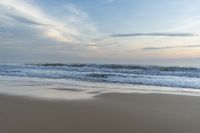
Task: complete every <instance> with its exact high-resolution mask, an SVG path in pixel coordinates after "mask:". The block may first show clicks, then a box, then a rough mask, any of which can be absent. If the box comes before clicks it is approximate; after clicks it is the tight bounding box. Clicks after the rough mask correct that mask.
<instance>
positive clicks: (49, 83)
mask: <svg viewBox="0 0 200 133" xmlns="http://www.w3.org/2000/svg"><path fill="white" fill-rule="evenodd" d="M0 77H1V78H0V82H1V84H3V83H4V88H6V87H5V86H6V84H10V83H9V82H11V81H14V80H15V82H12V83H19V81H20V85H21V86H23V87H24V86H26V87H27V86H29V88H30V86H31V87H35V86H39V87H40V88H41V89H43V91H44V90H45V89H46V90H45V93H47V94H50V93H49V92H48V90H50V89H49V88H54V89H53V90H54V91H56V93H59V96H60V94H62V97H65V95H64V94H63V93H64V91H63V90H65V93H66V92H69V91H70V93H72V92H73V93H76V94H77V92H79V95H80V96H81V95H83V92H84V93H85V94H86V92H87V94H88V95H89V94H90V95H94V94H96V95H97V94H99V93H105V92H133V91H136V92H142V93H145V92H153V93H170V94H171V93H176V94H186V93H187V94H191V95H199V91H200V68H194V67H165V66H153V65H114V64H110V65H107V64H24V65H0ZM5 79H6V80H5ZM16 79H18V80H17V81H16ZM5 81H6V82H5ZM8 81H9V82H8ZM30 81H32V82H30ZM33 81H34V82H33ZM24 84H25V85H24ZM55 85H57V86H55ZM14 86H15V87H16V84H15V85H14ZM23 87H21V88H23ZM27 88H28V87H27ZM27 88H24V89H23V90H24V91H28V90H30V89H27ZM47 88H48V89H47ZM145 88H146V89H145ZM33 89H34V88H33ZM23 90H22V91H21V92H22V93H23ZM77 90H78V91H77ZM12 91H13V90H11V89H10V91H9V92H12ZM0 92H1V90H0ZM3 92H5V93H7V91H6V89H3ZM14 93H15V94H19V93H18V92H17V91H16V90H15V91H14ZM29 93H30V95H31V91H30V92H29ZM45 93H44V94H43V93H42V94H43V95H46V94H45ZM35 94H37V93H35ZM23 95H26V94H24V93H23ZM53 95H54V93H51V96H52V97H53ZM73 97H76V96H73ZM85 97H87V96H85Z"/></svg>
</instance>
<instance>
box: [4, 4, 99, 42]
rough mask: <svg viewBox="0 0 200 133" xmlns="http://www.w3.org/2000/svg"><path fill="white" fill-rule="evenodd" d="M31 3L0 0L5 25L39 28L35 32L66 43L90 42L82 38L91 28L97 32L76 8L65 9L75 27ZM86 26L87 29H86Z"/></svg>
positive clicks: (86, 17)
mask: <svg viewBox="0 0 200 133" xmlns="http://www.w3.org/2000/svg"><path fill="white" fill-rule="evenodd" d="M29 2H30V1H27V0H0V10H1V12H0V18H6V19H3V20H1V21H3V22H4V24H7V22H8V20H9V23H12V24H13V25H17V24H20V23H21V24H24V25H27V26H37V27H34V30H37V31H38V32H39V33H40V34H42V36H44V37H46V38H50V39H54V40H56V41H60V42H64V43H78V42H80V41H88V40H86V39H85V40H83V37H82V36H85V32H87V31H88V30H91V28H90V26H91V27H92V29H94V30H93V32H96V31H95V28H93V27H94V26H93V25H92V24H91V23H92V22H89V21H90V20H89V17H88V15H87V14H86V13H85V12H84V11H82V10H80V9H79V8H77V7H76V6H66V7H65V8H67V9H68V10H67V11H68V15H69V16H70V17H71V18H74V19H73V22H74V23H76V25H79V26H75V25H73V24H72V23H71V22H69V21H63V19H61V18H58V17H57V16H51V15H49V14H48V13H46V12H44V11H43V10H42V8H41V7H39V6H37V5H34V4H33V3H29ZM2 16H4V17H2ZM83 18H84V19H83ZM86 19H87V21H86ZM88 23H90V25H88ZM86 25H87V27H85V26H86Z"/></svg>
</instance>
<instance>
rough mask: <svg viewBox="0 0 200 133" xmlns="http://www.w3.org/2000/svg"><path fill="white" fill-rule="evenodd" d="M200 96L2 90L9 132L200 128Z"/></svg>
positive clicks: (1, 127) (164, 132)
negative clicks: (74, 95) (45, 94)
mask: <svg viewBox="0 0 200 133" xmlns="http://www.w3.org/2000/svg"><path fill="white" fill-rule="evenodd" d="M199 104H200V99H199V98H198V97H194V96H180V95H168V94H124V93H123V94H122V93H107V94H101V95H98V96H95V97H94V98H93V99H85V100H42V99H33V98H27V97H20V96H10V95H3V94H0V106H1V110H0V118H1V119H0V132H5V133H7V132H8V133H27V132H28V133H35V132H38V133H39V132H42V133H55V132H59V133H66V132H70V133H80V132H81V133H102V132H104V133H122V132H123V133H130V132H134V133H141V132H142V133H149V132H159V133H169V132H177V133H179V132H180V133H188V132H190V133H198V132H199V131H200V127H199V126H198V123H200V106H199Z"/></svg>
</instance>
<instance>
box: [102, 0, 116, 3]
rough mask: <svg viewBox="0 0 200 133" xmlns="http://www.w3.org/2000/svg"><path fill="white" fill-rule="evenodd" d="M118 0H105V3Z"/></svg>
mask: <svg viewBox="0 0 200 133" xmlns="http://www.w3.org/2000/svg"><path fill="white" fill-rule="evenodd" d="M115 1H116V0H105V1H104V2H105V3H113V2H115Z"/></svg>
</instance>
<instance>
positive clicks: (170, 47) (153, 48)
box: [142, 45, 200, 50]
mask: <svg viewBox="0 0 200 133" xmlns="http://www.w3.org/2000/svg"><path fill="white" fill-rule="evenodd" d="M175 48H200V45H184V46H165V47H145V48H142V50H166V49H175Z"/></svg>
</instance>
